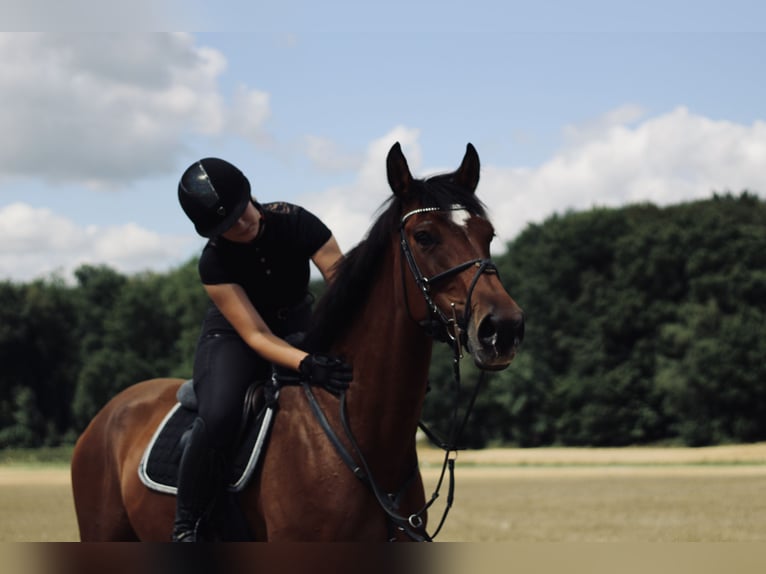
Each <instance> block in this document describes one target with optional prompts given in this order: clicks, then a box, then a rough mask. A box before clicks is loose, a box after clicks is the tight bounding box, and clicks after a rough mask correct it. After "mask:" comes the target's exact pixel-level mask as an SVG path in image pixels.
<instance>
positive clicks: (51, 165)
mask: <svg viewBox="0 0 766 574" xmlns="http://www.w3.org/2000/svg"><path fill="white" fill-rule="evenodd" d="M175 2H176V0H172V1H171V0H166V1H165V2H161V3H157V2H154V3H152V2H143V1H139V2H136V3H132V4H131V10H127V8H126V7H123V6H121V5H120V4H115V5H113V6H111V11H109V10H107V9H106V8H105V6H109V5H108V4H106V5H105V4H104V3H95V4H92V3H89V2H88V0H76V1H75V2H73V4H76V5H78V6H79V7H80V8H81V9H85V8H88V9H89V10H90V14H91V19H89V20H88V29H84V30H83V29H82V28H83V26H84V24H83V21H82V20H81V19H80V18H77V17H73V16H72V14H76V12H72V11H69V12H56V10H60V9H59V8H57V7H52V8H49V9H47V10H46V11H42V12H40V11H37V10H35V8H36V6H35V4H36V3H39V6H43V7H44V6H45V3H44V2H42V0H34V1H32V2H31V3H30V2H27V3H24V4H23V6H22V5H19V6H16V7H12V8H11V9H10V16H9V17H10V20H8V21H9V22H10V23H11V24H12V26H8V27H15V28H17V29H38V30H43V31H42V32H38V33H13V32H3V33H0V58H2V61H3V66H2V67H0V128H2V133H3V137H2V138H0V279H11V280H17V281H27V280H30V279H32V278H35V277H45V276H48V275H50V274H51V273H59V274H61V275H63V276H65V277H68V276H69V275H70V274H71V271H72V270H73V269H75V268H76V267H77V266H79V265H81V264H83V263H92V264H100V263H105V264H108V265H111V266H113V267H115V268H116V269H118V270H120V271H123V272H126V273H132V272H136V271H140V270H144V269H152V270H159V271H162V270H166V269H168V268H172V267H174V266H176V265H179V264H181V263H183V262H185V261H186V260H188V258H189V257H191V256H192V255H193V254H195V253H197V252H198V251H199V250H200V248H201V246H202V243H203V242H202V240H201V239H200V238H198V237H196V236H195V235H194V231H193V228H192V226H191V225H190V224H189V222H188V221H187V220H186V219H185V217H184V215H183V213H182V212H181V210H180V208H179V207H178V204H177V200H176V191H175V190H176V183H177V180H178V176H179V175H180V173H181V172H182V171H183V170H184V169H185V167H186V166H187V165H189V164H190V163H191V162H193V161H194V160H196V159H198V158H199V157H204V156H210V155H215V156H219V157H224V158H226V159H229V160H230V161H232V162H234V163H235V164H237V165H239V166H240V167H241V168H242V169H243V171H245V172H246V173H247V174H248V176H249V177H250V179H251V182H252V185H253V189H254V193H255V195H256V196H257V197H258V198H259V199H261V200H263V201H272V200H279V199H282V200H287V201H293V202H297V203H301V204H303V205H306V206H307V207H309V208H310V209H312V210H313V211H315V212H316V213H317V214H318V215H320V216H321V217H322V218H323V219H325V221H326V222H327V223H328V224H329V225H330V227H331V228H332V229H333V230H334V232H335V234H336V236H337V237H338V239H339V241H340V243H341V247H342V248H343V249H344V250H347V249H349V248H351V247H352V246H353V245H354V244H355V243H356V242H357V241H359V240H360V239H361V238H362V237H363V235H364V233H365V231H366V229H367V227H368V225H369V223H370V222H371V221H372V219H373V217H374V214H375V211H376V209H377V207H378V206H379V205H380V203H381V202H382V201H383V200H384V199H385V198H386V197H387V196H388V193H389V190H388V189H387V186H386V179H385V172H384V161H385V154H386V152H387V151H388V149H389V148H390V147H391V145H392V144H393V143H394V142H395V141H400V142H401V143H402V145H403V148H404V151H405V154H406V155H407V157H408V159H409V162H410V166H411V168H412V170H413V172H414V173H415V175H421V176H422V175H428V174H431V173H435V172H439V171H444V170H449V169H453V168H454V167H456V166H457V165H458V164H459V162H460V160H461V158H462V155H463V152H464V150H465V145H466V143H467V142H469V141H470V142H472V143H473V144H474V145H475V146H476V148H477V149H478V152H479V155H480V157H481V161H482V179H481V182H480V184H479V190H478V193H479V195H480V197H482V199H484V201H485V202H486V203H487V205H488V207H489V209H490V213H491V214H492V217H493V222H494V223H495V226H496V227H497V229H498V240H497V243H496V245H495V249H496V251H497V252H501V251H502V250H503V247H504V244H505V242H506V241H508V240H510V239H512V238H513V237H515V236H516V235H517V234H518V233H519V232H520V231H521V230H523V229H524V227H525V226H526V225H527V224H529V223H530V222H539V221H542V220H543V219H544V218H546V217H547V216H549V215H551V214H553V213H557V212H558V213H561V212H564V211H566V210H567V209H587V208H589V207H591V206H593V205H624V204H625V203H629V202H635V201H652V202H655V203H658V204H668V203H674V202H678V201H684V200H689V199H695V198H702V197H709V196H710V195H711V194H712V192H713V191H714V190H717V191H726V190H732V191H734V192H739V191H741V190H743V189H745V188H747V189H750V190H751V191H755V192H758V193H760V194H761V195H763V194H764V193H766V170H764V169H763V166H764V164H765V163H766V112H764V105H763V102H764V101H766V94H764V92H765V90H764V88H766V80H764V76H763V73H762V68H763V63H762V62H763V59H764V56H765V55H766V8H764V7H763V4H762V3H760V2H756V1H750V2H743V1H739V0H733V1H730V2H727V3H721V2H700V1H697V2H685V1H674V0H668V1H663V2H659V1H654V0H651V1H645V2H642V3H628V2H597V1H593V0H590V1H580V2H563V1H558V2H553V1H547V2H546V1H541V2H536V3H530V2H524V3H521V2H513V1H510V2H509V1H505V2H501V1H494V2H490V1H486V0H475V1H474V2H470V3H466V2H454V1H442V2H415V1H410V2H400V1H394V2H385V3H383V2H376V3H364V2H350V1H348V2H338V1H325V2H321V3H318V2H298V1H285V0H282V1H281V2H250V3H245V2H235V1H231V0H227V1H225V2H217V3H215V4H213V3H201V2H191V3H185V4H183V8H181V9H179V8H178V5H177V4H176V3H175ZM532 4H533V5H532ZM71 5H72V3H69V4H67V5H66V6H71ZM39 6H37V7H39ZM56 6H59V5H56ZM40 14H44V16H43V17H41V16H40ZM171 14H173V16H171ZM94 19H95V20H94ZM94 22H95V23H96V24H100V25H94ZM33 24H36V25H37V26H36V27H33ZM134 24H136V25H134ZM96 29H98V30H101V31H99V32H94V31H93V30H96ZM157 29H181V30H205V31H204V32H180V33H157V32H140V31H136V30H157Z"/></svg>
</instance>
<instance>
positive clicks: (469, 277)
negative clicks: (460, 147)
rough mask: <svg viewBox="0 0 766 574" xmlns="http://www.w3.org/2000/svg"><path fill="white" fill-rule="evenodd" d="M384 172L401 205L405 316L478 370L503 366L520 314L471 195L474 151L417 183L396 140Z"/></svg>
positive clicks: (514, 343)
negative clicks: (459, 348) (464, 353)
mask: <svg viewBox="0 0 766 574" xmlns="http://www.w3.org/2000/svg"><path fill="white" fill-rule="evenodd" d="M386 167H387V174H388V182H389V185H390V186H391V189H392V191H393V193H394V195H395V196H396V198H397V199H398V200H399V201H400V202H401V208H400V216H401V219H400V246H401V254H400V257H401V267H402V270H403V271H402V273H403V281H404V282H405V283H406V284H407V285H408V287H406V288H405V290H404V292H405V299H406V305H407V308H408V310H409V312H410V315H411V316H412V317H413V319H415V320H416V321H417V322H419V323H420V324H421V325H422V326H424V327H425V328H426V329H428V330H429V331H430V332H431V333H432V334H433V335H434V336H436V337H437V338H446V339H448V340H450V341H452V342H453V343H456V344H462V345H465V347H466V349H467V350H468V352H469V353H470V354H471V356H472V357H473V360H474V363H475V364H476V365H477V366H478V367H479V368H481V369H484V370H500V369H504V368H505V367H507V366H508V365H509V364H510V363H511V361H512V360H513V358H514V357H515V355H516V352H517V349H518V347H519V345H520V344H521V341H522V339H523V338H524V313H523V312H522V310H521V308H520V307H519V306H518V305H517V304H516V302H515V301H514V300H513V299H512V298H511V296H510V295H509V294H508V292H507V291H506V290H505V288H504V287H503V284H502V283H501V281H500V278H499V276H498V273H497V268H496V267H495V265H494V264H493V263H492V261H491V259H490V256H489V248H490V243H491V241H492V238H493V237H494V235H495V233H494V228H493V227H492V224H491V223H490V221H489V220H488V219H487V216H486V212H485V210H484V207H483V205H482V204H481V202H480V201H479V200H478V199H477V197H476V194H475V192H476V187H477V185H478V183H479V167H480V165H479V156H478V154H477V153H476V149H475V148H474V147H473V145H471V144H470V143H469V144H468V145H467V148H466V152H465V156H464V157H463V161H462V163H461V164H460V167H459V168H458V169H457V170H456V171H454V172H452V173H447V174H442V175H437V176H433V177H430V178H428V179H423V180H421V179H415V178H413V176H412V174H411V172H410V169H409V166H408V165H407V160H406V158H405V157H404V154H403V153H402V150H401V146H400V145H399V143H396V144H395V145H394V146H393V147H392V148H391V150H390V151H389V153H388V157H387V160H386ZM405 267H409V273H407V272H406V271H405V270H404V269H405ZM418 301H420V303H419V304H418Z"/></svg>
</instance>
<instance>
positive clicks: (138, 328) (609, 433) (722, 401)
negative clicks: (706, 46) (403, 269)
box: [0, 192, 766, 448]
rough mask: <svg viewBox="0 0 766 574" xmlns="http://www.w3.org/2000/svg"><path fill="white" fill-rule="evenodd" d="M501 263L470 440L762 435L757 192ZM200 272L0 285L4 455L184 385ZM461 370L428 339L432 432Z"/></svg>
mask: <svg viewBox="0 0 766 574" xmlns="http://www.w3.org/2000/svg"><path fill="white" fill-rule="evenodd" d="M495 263H496V264H497V266H498V269H499V272H500V276H501V279H502V280H503V283H504V284H505V286H506V287H507V289H508V290H509V292H510V293H511V294H512V295H513V297H514V298H515V299H516V300H517V301H518V302H519V304H520V305H521V306H522V307H523V308H524V310H525V313H526V316H527V330H526V336H525V340H524V343H523V345H522V348H521V351H520V353H519V355H518V356H517V358H516V360H515V361H514V363H513V364H512V365H511V366H510V367H509V368H508V369H506V370H505V371H501V372H499V373H492V374H491V375H489V376H488V377H487V378H486V379H482V380H481V382H482V388H481V389H480V391H479V394H478V398H477V400H476V403H475V407H474V410H473V413H472V415H471V418H470V420H469V422H468V425H467V426H466V429H465V432H464V435H463V443H464V445H465V446H469V447H482V446H487V445H517V446H522V447H527V446H543V445H554V444H557V445H593V446H618V445H631V444H657V443H679V444H687V445H708V444H720V443H726V442H750V441H759V440H766V326H765V325H766V202H764V201H762V200H760V199H759V198H758V197H757V196H756V195H753V194H751V193H748V192H743V193H741V194H739V195H732V194H723V195H714V196H713V197H712V198H710V199H706V200H701V201H695V202H688V203H682V204H678V205H673V206H669V207H664V208H660V207H657V206H655V205H652V204H638V205H630V206H626V207H621V208H593V209H591V210H588V211H582V212H570V213H565V214H559V215H554V216H551V217H550V218H548V219H547V220H546V221H544V222H542V223H540V224H533V225H529V226H528V227H527V228H526V229H525V230H524V231H523V232H522V233H520V234H519V235H518V236H517V237H516V238H515V239H514V240H512V241H510V242H509V243H508V244H507V250H506V252H505V253H504V254H503V255H502V256H499V257H496V258H495ZM196 266H197V261H196V259H192V260H190V261H188V262H187V263H186V264H184V265H182V266H180V267H178V268H176V269H173V270H171V271H169V272H167V273H142V274H137V275H131V276H125V275H122V274H120V273H118V272H116V271H115V270H113V269H111V268H109V267H106V266H93V265H84V266H82V267H80V268H79V269H78V270H77V271H76V272H75V282H74V284H69V283H66V282H64V281H63V280H61V279H58V278H48V279H45V280H37V281H33V282H30V283H23V284H21V283H14V282H7V281H6V282H0V361H1V363H0V364H2V368H0V448H4V447H9V446H26V447H34V446H42V445H46V446H48V445H58V444H68V443H71V442H73V441H74V440H75V438H76V437H77V435H78V434H79V433H80V432H81V431H82V429H84V427H85V426H86V425H87V423H88V421H89V420H90V419H91V417H92V416H93V415H94V414H95V413H96V411H97V410H98V409H99V408H101V406H103V405H104V404H105V403H106V402H107V401H108V400H109V399H110V398H111V397H112V396H114V395H115V394H116V393H117V392H119V391H120V390H121V389H123V388H125V387H127V386H129V385H131V384H133V383H135V382H138V381H141V380H145V379H149V378H153V377H157V376H170V377H189V376H191V371H192V368H191V365H192V361H193V353H194V346H195V343H196V339H197V335H198V330H199V326H200V323H201V320H202V316H203V314H204V310H205V308H206V307H207V305H208V300H207V297H206V296H205V294H204V291H203V289H202V287H201V286H200V283H199V280H198V276H197V269H196ZM312 289H314V290H315V292H316V293H317V294H319V293H321V290H322V289H321V286H320V285H319V284H312ZM461 372H462V383H463V384H462V385H461V389H460V394H459V397H460V398H459V400H458V401H457V402H456V401H455V398H454V397H455V396H456V395H455V393H454V392H453V391H454V386H455V384H454V378H453V360H452V354H451V350H450V349H449V348H447V347H446V346H445V345H442V344H438V343H437V344H436V345H435V349H434V358H433V361H432V367H431V373H430V381H429V389H430V390H429V393H428V395H427V397H426V404H425V410H424V420H425V421H426V422H427V423H428V424H429V425H430V426H431V427H432V428H433V429H434V430H435V431H436V432H437V433H438V434H441V435H446V434H447V433H448V432H449V428H450V422H451V421H452V420H453V418H454V417H455V411H456V408H457V413H458V418H461V417H462V414H463V411H462V409H463V408H464V406H465V404H466V403H467V402H468V401H469V400H470V394H471V392H472V389H473V385H474V384H475V383H476V382H478V381H480V379H479V374H478V373H477V372H476V370H475V369H474V368H473V367H472V365H471V361H470V359H469V358H466V359H464V360H463V361H462V362H461Z"/></svg>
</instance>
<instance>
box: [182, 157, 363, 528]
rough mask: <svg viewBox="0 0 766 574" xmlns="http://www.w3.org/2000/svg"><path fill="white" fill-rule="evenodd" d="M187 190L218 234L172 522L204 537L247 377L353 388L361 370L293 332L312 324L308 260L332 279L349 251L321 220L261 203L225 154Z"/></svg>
mask: <svg viewBox="0 0 766 574" xmlns="http://www.w3.org/2000/svg"><path fill="white" fill-rule="evenodd" d="M178 199H179V201H180V203H181V207H182V208H183V210H184V212H185V213H186V215H187V216H188V217H189V219H190V220H191V221H192V223H194V227H195V229H196V231H197V233H199V234H200V235H201V236H203V237H206V238H209V239H208V242H207V244H206V245H205V247H204V249H203V251H202V255H201V256H200V260H199V275H200V279H201V280H202V284H203V286H204V289H205V291H206V292H207V294H208V296H209V297H210V299H211V301H212V304H211V305H210V308H209V309H208V311H207V314H206V316H205V318H204V321H203V324H202V332H201V334H200V338H199V341H198V343H197V350H196V353H195V359H194V373H193V378H194V389H195V391H196V394H197V399H198V405H199V412H198V416H197V418H196V419H195V421H194V424H193V426H192V431H191V433H190V438H189V442H188V445H187V447H186V449H185V451H184V454H183V456H182V458H181V463H180V467H179V473H178V494H177V499H176V517H175V522H174V526H173V540H174V541H184V542H195V541H197V540H198V539H199V538H200V536H199V532H198V529H199V524H200V520H201V519H202V518H203V515H205V514H206V512H207V511H208V510H209V509H210V507H211V505H212V503H213V501H214V498H215V495H216V494H217V492H218V490H219V489H220V488H221V487H222V486H223V484H222V481H223V469H224V466H225V460H226V458H227V454H228V453H227V450H228V448H229V447H230V446H231V442H232V441H233V439H234V436H235V434H236V432H237V430H238V424H239V419H240V413H241V408H242V403H243V400H244V396H245V393H246V391H247V388H248V386H249V385H250V384H251V383H252V382H253V381H255V380H262V379H265V378H267V377H269V376H270V372H271V364H272V363H273V364H277V365H279V366H282V367H286V368H288V369H293V370H295V371H298V372H300V373H301V375H302V376H303V377H304V378H306V379H308V380H309V382H311V383H313V384H318V385H323V386H327V387H329V388H334V389H343V388H345V387H347V386H348V384H349V382H350V380H351V375H352V371H351V367H350V366H349V365H347V364H346V363H344V362H343V361H340V360H338V359H334V358H331V357H327V356H322V355H314V354H308V353H306V352H305V351H302V350H300V349H298V348H296V347H294V346H292V345H291V344H289V343H287V342H286V341H285V340H284V338H285V337H287V336H288V335H290V334H293V333H297V332H301V331H305V330H306V327H307V325H308V321H309V318H310V315H311V303H312V297H311V295H310V293H309V291H308V283H309V275H310V273H309V261H313V262H314V264H315V265H316V266H317V268H318V269H319V271H320V272H321V274H322V276H323V278H324V280H325V281H327V282H329V281H331V280H332V276H333V273H334V271H335V265H336V263H338V262H339V261H340V260H341V259H342V257H343V255H342V254H341V251H340V248H339V247H338V243H337V241H336V240H335V238H334V237H333V235H332V233H331V231H330V230H329V229H328V228H327V227H326V226H325V225H324V223H322V221H320V220H319V219H318V218H317V217H316V216H315V215H313V214H311V213H310V212H309V211H307V210H305V209H304V208H302V207H299V206H297V205H293V204H289V203H284V202H277V203H266V204H263V205H262V204H259V203H258V202H257V201H255V200H254V199H253V198H252V197H251V195H250V183H249V181H248V179H247V178H246V177H245V175H244V174H243V173H242V172H241V171H240V170H239V169H238V168H237V167H235V166H234V165H232V164H231V163H229V162H227V161H224V160H222V159H218V158H204V159H201V160H199V161H196V162H194V163H193V164H192V165H191V166H190V167H189V168H188V169H187V170H186V171H185V172H184V173H183V175H182V176H181V180H180V182H179V184H178Z"/></svg>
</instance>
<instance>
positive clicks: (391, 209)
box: [306, 174, 486, 352]
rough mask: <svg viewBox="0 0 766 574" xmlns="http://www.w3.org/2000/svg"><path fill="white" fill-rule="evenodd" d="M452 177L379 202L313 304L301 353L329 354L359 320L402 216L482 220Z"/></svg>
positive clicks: (480, 208)
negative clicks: (417, 213)
mask: <svg viewBox="0 0 766 574" xmlns="http://www.w3.org/2000/svg"><path fill="white" fill-rule="evenodd" d="M452 175H453V174H444V175H437V176H433V177H430V178H428V179H425V180H413V182H412V184H411V186H410V189H409V190H408V192H407V196H406V198H404V199H402V198H399V197H397V196H393V195H392V196H391V197H390V198H389V199H388V200H386V202H384V203H383V205H382V206H381V208H380V209H379V211H380V212H381V215H380V216H379V217H378V219H377V220H376V221H375V222H374V223H373V224H372V226H371V227H370V230H369V231H368V232H367V235H366V237H365V238H364V239H363V240H362V241H360V242H359V243H358V244H357V245H356V246H355V247H354V248H353V249H351V250H350V251H349V252H348V253H347V254H346V256H345V258H344V259H343V260H342V261H341V263H340V265H339V266H338V268H337V270H336V271H335V275H334V279H333V282H332V283H331V284H330V285H329V286H328V288H327V291H325V293H324V295H323V296H322V297H321V299H320V300H319V301H318V303H317V306H316V309H315V311H314V318H313V321H312V325H311V328H310V329H309V332H308V336H307V338H306V350H308V351H311V352H328V351H329V350H330V348H331V346H332V344H333V342H334V341H335V340H337V339H338V338H339V337H340V336H341V335H342V334H343V333H344V332H345V331H346V330H347V328H348V327H349V325H350V324H351V322H352V321H353V320H354V319H355V318H356V317H358V316H359V309H360V308H361V306H362V305H364V303H365V302H366V301H367V299H368V296H369V292H370V290H371V288H372V286H373V285H374V284H375V282H376V281H378V280H379V277H380V273H381V272H382V269H381V262H382V261H384V259H385V257H384V256H385V253H386V250H388V249H391V248H392V246H393V245H395V244H397V243H395V242H393V241H391V237H392V234H394V233H398V231H399V224H400V220H401V217H402V215H403V214H404V213H405V211H407V210H411V209H417V208H420V207H436V208H439V209H445V210H448V209H455V208H456V207H459V208H462V209H465V210H467V211H468V212H469V213H471V214H472V215H478V216H480V217H486V210H485V207H484V205H483V203H482V202H481V201H480V200H479V199H478V198H477V197H476V195H475V194H473V193H469V192H467V191H466V190H465V189H464V188H463V187H461V186H459V185H458V184H456V183H455V182H454V179H453V177H452Z"/></svg>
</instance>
